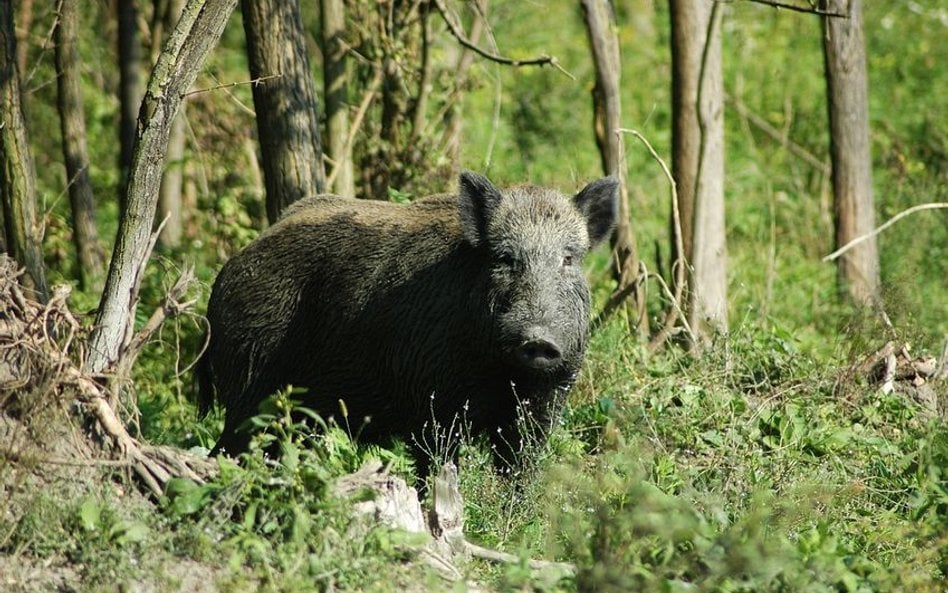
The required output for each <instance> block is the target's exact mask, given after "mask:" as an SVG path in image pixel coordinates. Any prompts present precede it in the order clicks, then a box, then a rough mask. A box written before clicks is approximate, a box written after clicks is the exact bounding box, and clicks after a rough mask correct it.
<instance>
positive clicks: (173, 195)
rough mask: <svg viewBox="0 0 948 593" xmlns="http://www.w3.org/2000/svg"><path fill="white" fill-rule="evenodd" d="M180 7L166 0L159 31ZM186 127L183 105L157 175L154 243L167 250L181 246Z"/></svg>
mask: <svg viewBox="0 0 948 593" xmlns="http://www.w3.org/2000/svg"><path fill="white" fill-rule="evenodd" d="M183 8H184V2H183V0H170V1H169V2H168V3H167V7H166V10H165V13H164V14H163V15H160V16H159V17H157V18H160V19H161V22H162V24H161V29H162V30H164V31H172V30H174V26H175V25H176V24H177V22H178V18H179V17H180V16H181V11H182V10H183ZM157 18H156V20H157ZM162 37H164V36H163V35H155V38H154V39H153V40H152V43H154V44H155V45H156V46H157V45H158V44H159V43H160V42H162V41H163V39H162ZM186 124H187V121H186V119H185V106H184V105H183V104H182V105H181V107H180V109H179V110H178V115H176V116H175V118H174V123H173V124H172V125H171V135H170V136H169V137H168V154H167V157H166V158H165V170H164V172H163V173H162V175H161V189H160V190H159V191H158V220H159V221H165V222H164V226H163V227H161V232H160V233H159V234H158V244H159V245H161V246H162V247H167V248H174V247H178V246H179V245H181V236H182V235H183V233H184V217H185V215H186V212H187V210H186V209H185V208H184V207H183V204H182V199H181V190H182V188H183V187H184V182H183V180H184V148H185V139H186V138H185V132H186V131H187V130H186V128H187V126H186Z"/></svg>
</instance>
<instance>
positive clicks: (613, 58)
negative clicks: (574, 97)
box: [582, 0, 648, 336]
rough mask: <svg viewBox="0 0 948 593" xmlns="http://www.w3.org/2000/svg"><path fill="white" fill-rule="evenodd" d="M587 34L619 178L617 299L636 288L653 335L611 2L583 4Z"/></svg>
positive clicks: (585, 0)
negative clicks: (632, 211)
mask: <svg viewBox="0 0 948 593" xmlns="http://www.w3.org/2000/svg"><path fill="white" fill-rule="evenodd" d="M582 7H583V14H584V16H585V19H584V20H585V22H586V32H587V34H588V36H589V44H590V47H591V49H592V53H593V62H594V64H595V68H596V86H595V88H594V89H593V98H594V107H595V125H594V129H595V131H596V143H597V144H598V145H599V154H600V156H601V157H602V169H603V172H605V174H606V175H615V176H616V177H617V178H618V179H619V188H620V192H619V220H618V223H617V224H616V229H615V232H614V233H613V235H612V240H611V244H612V253H613V275H614V277H615V279H616V284H617V286H616V294H620V293H627V292H629V290H630V289H629V287H631V286H633V285H635V288H634V289H632V294H631V295H630V296H631V297H632V300H633V302H632V311H634V320H635V325H636V327H637V330H638V332H639V334H640V335H642V336H647V335H648V317H647V315H646V310H645V286H644V284H641V283H639V282H638V276H639V256H638V251H637V249H636V245H635V235H634V233H633V230H632V224H631V221H630V220H629V189H628V183H627V181H626V171H625V155H624V154H623V150H624V145H623V143H622V138H621V137H620V135H619V129H620V128H621V127H622V123H621V112H620V110H621V103H620V99H619V72H620V62H619V39H618V37H617V36H616V24H615V15H614V13H613V10H612V6H611V5H610V3H609V0H582Z"/></svg>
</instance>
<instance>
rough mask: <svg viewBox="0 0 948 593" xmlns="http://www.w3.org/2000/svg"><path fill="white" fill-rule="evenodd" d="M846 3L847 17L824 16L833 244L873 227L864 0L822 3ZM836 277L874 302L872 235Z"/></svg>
mask: <svg viewBox="0 0 948 593" xmlns="http://www.w3.org/2000/svg"><path fill="white" fill-rule="evenodd" d="M847 5H848V13H849V18H839V17H826V16H824V17H823V55H824V60H825V65H826V90H827V105H828V107H829V120H830V156H831V158H832V162H833V196H834V210H835V223H836V247H837V248H838V247H841V246H843V245H845V244H846V243H848V242H849V241H851V240H852V239H855V238H856V237H858V236H861V235H864V234H867V233H869V232H871V231H872V229H873V228H874V227H875V209H874V205H873V196H872V155H871V154H870V146H869V99H868V92H869V91H868V87H869V83H868V75H867V74H866V46H865V41H864V40H863V32H862V0H845V1H844V0H823V2H822V8H823V9H824V10H826V11H828V12H836V13H846V12H847ZM837 279H838V282H839V288H840V292H841V293H842V294H846V295H848V297H849V298H850V299H851V300H852V301H853V302H855V303H857V304H860V305H871V304H875V303H877V302H878V300H879V296H880V294H879V292H880V279H879V252H878V248H877V245H876V240H875V238H870V239H867V240H866V241H863V242H862V243H860V244H859V245H858V246H856V247H854V248H852V249H850V250H849V251H848V252H846V254H844V255H843V256H842V257H840V258H839V262H838V264H837Z"/></svg>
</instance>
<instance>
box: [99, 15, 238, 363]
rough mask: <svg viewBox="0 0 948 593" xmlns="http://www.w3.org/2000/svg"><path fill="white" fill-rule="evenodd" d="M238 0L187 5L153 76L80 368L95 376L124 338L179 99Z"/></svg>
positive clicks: (128, 334)
mask: <svg viewBox="0 0 948 593" xmlns="http://www.w3.org/2000/svg"><path fill="white" fill-rule="evenodd" d="M236 4H237V0H188V2H187V5H186V6H185V8H184V12H183V13H182V15H181V18H180V20H179V21H178V24H177V25H176V26H175V29H174V31H173V32H172V33H171V38H170V39H169V40H168V43H167V44H166V46H165V49H164V50H163V51H162V52H161V55H160V56H159V58H158V63H157V64H155V67H154V69H153V70H152V74H151V79H150V80H149V82H148V88H147V91H146V93H145V98H144V100H143V101H142V109H141V112H140V113H139V126H138V129H137V132H136V142H135V150H134V151H133V158H132V168H131V169H130V171H129V177H128V198H127V200H126V206H127V207H126V210H125V212H124V214H123V215H122V217H121V219H120V220H119V230H118V238H117V240H116V243H115V250H114V251H113V252H112V262H111V265H110V266H109V274H108V279H107V280H106V284H105V292H104V293H103V295H102V301H101V303H100V304H99V313H98V315H97V316H96V321H95V327H94V328H93V330H92V335H91V336H90V338H89V343H90V345H91V347H90V351H89V354H88V356H87V358H86V361H85V370H86V371H87V372H92V373H101V372H103V371H104V370H105V369H107V368H108V367H109V366H110V365H111V364H112V363H113V362H114V361H116V360H117V359H118V357H119V354H120V352H121V350H122V349H123V348H124V347H125V346H126V345H127V344H128V340H129V339H130V337H131V333H132V329H133V328H132V327H131V322H132V321H133V320H134V309H135V300H136V294H137V291H138V285H139V282H140V279H141V274H142V272H143V270H144V266H145V263H146V262H145V259H146V256H147V254H148V249H149V246H150V240H149V239H150V235H151V232H152V223H153V222H154V218H155V208H156V206H157V202H158V187H159V184H160V182H161V165H162V163H163V161H164V158H165V151H166V149H167V143H168V136H169V135H170V133H171V126H172V123H173V122H174V117H175V115H176V114H177V111H178V107H179V106H180V105H181V95H182V94H183V93H184V92H185V91H186V90H187V89H188V87H190V86H191V84H192V83H193V82H194V79H195V78H196V77H197V74H198V71H199V70H200V69H201V66H202V65H203V64H204V60H205V58H206V57H207V54H208V53H209V52H210V50H211V48H212V47H213V46H214V45H215V44H216V43H217V40H218V39H219V38H220V36H221V33H222V32H223V30H224V25H225V24H226V23H227V18H228V17H229V16H230V14H231V12H233V10H234V8H235V6H236Z"/></svg>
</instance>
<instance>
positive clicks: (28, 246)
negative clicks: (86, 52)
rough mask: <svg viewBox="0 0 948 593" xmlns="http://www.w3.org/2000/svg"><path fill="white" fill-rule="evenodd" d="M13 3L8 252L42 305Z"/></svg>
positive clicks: (5, 116)
mask: <svg viewBox="0 0 948 593" xmlns="http://www.w3.org/2000/svg"><path fill="white" fill-rule="evenodd" d="M16 61H17V54H16V37H15V34H14V27H13V3H12V2H0V121H2V122H3V125H2V126H0V161H2V163H0V197H2V200H3V222H4V233H5V235H6V236H5V243H6V250H7V253H9V254H10V255H11V256H13V259H15V260H16V261H17V262H19V263H20V265H22V266H25V267H26V278H25V280H26V284H27V287H28V288H31V289H32V290H34V291H35V293H36V298H37V300H39V301H41V302H46V301H47V300H48V299H49V286H48V285H47V283H46V270H45V268H44V266H43V251H42V243H43V219H42V217H40V216H37V212H36V169H35V166H34V164H33V154H32V153H31V152H30V142H29V138H28V137H27V133H26V122H25V121H24V118H23V107H22V104H21V102H20V78H19V73H18V72H17V64H16Z"/></svg>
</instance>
